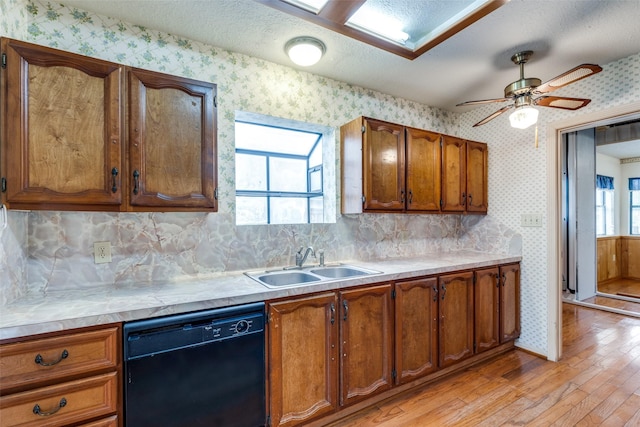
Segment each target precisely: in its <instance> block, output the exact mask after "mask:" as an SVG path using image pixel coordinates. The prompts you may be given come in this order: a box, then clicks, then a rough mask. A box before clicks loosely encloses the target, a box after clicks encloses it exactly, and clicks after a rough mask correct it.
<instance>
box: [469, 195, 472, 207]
mask: <svg viewBox="0 0 640 427" xmlns="http://www.w3.org/2000/svg"><path fill="white" fill-rule="evenodd" d="M472 197H473V194H469V206H471V200H472Z"/></svg>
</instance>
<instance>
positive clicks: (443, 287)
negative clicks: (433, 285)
mask: <svg viewBox="0 0 640 427" xmlns="http://www.w3.org/2000/svg"><path fill="white" fill-rule="evenodd" d="M440 288H441V289H442V300H443V301H444V296H445V294H446V293H447V285H444V284H443V285H442V286H440Z"/></svg>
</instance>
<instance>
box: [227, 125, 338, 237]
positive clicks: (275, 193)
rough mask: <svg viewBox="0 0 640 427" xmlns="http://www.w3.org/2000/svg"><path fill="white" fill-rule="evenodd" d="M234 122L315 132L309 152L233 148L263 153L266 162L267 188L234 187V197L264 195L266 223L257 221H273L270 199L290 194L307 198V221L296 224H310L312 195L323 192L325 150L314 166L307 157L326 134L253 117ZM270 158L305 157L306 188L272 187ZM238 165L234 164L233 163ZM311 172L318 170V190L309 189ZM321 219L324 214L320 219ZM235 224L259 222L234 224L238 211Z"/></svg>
mask: <svg viewBox="0 0 640 427" xmlns="http://www.w3.org/2000/svg"><path fill="white" fill-rule="evenodd" d="M235 123H243V124H245V125H254V126H264V127H272V128H278V129H285V130H290V131H294V132H301V133H307V134H309V133H310V134H315V135H317V137H316V140H315V142H314V143H313V144H312V146H311V148H310V149H309V153H308V154H307V155H306V156H305V155H298V154H291V153H278V152H273V151H264V150H253V149H246V148H235V154H236V155H237V154H246V155H253V156H258V157H263V158H264V160H265V164H266V168H265V174H266V176H265V182H266V190H243V189H238V188H237V187H236V194H235V196H236V198H237V197H263V198H265V199H266V209H267V212H266V216H267V217H266V223H260V224H269V225H271V224H273V223H272V203H271V202H272V199H273V198H282V197H289V198H292V197H294V198H305V199H306V205H307V206H306V222H298V223H295V224H311V223H312V222H311V219H312V212H311V199H312V198H317V197H322V198H324V197H325V193H324V173H323V170H324V152H322V156H321V159H322V161H321V163H320V164H318V165H314V166H310V159H311V157H312V155H313V154H314V152H315V150H317V149H321V150H322V149H323V139H324V138H325V134H324V133H323V132H320V131H316V130H307V129H301V128H296V127H295V126H280V125H278V126H276V125H271V124H267V123H263V122H260V121H252V120H243V119H238V118H236V120H235ZM272 158H281V159H294V160H303V161H306V174H305V179H306V188H307V191H306V192H301V191H281V190H271V173H270V167H271V162H270V160H271V159H272ZM236 167H237V164H236ZM314 172H320V189H319V191H313V189H311V174H312V173H314ZM322 222H324V218H323V221H322ZM277 224H279V225H281V224H280V223H277ZM236 225H258V224H237V215H236Z"/></svg>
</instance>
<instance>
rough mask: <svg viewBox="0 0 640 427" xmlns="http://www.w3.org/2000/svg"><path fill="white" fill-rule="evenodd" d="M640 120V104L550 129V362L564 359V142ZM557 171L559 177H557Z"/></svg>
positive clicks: (548, 260)
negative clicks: (589, 131)
mask: <svg viewBox="0 0 640 427" xmlns="http://www.w3.org/2000/svg"><path fill="white" fill-rule="evenodd" d="M623 118H624V119H625V120H632V119H639V118H640V102H634V103H631V104H626V105H621V106H616V107H612V108H609V109H607V110H603V111H596V112H592V113H587V114H583V115H580V116H575V117H570V118H567V119H565V120H562V121H558V122H553V123H549V124H548V125H547V129H546V141H547V144H546V150H547V155H546V157H547V170H549V171H552V173H549V174H548V175H547V195H548V196H547V216H548V218H552V219H553V220H551V221H550V222H549V227H548V228H547V242H548V245H547V266H548V268H547V295H548V296H549V298H548V304H547V358H548V359H549V360H552V361H557V360H559V358H560V357H561V355H562V288H563V286H562V283H563V262H564V259H565V256H566V254H565V253H564V246H563V242H562V225H563V224H562V197H561V195H562V188H561V187H562V182H563V179H562V167H561V159H562V150H561V148H562V138H563V134H564V133H567V132H572V131H577V130H582V129H588V128H594V127H596V126H602V125H607V124H610V123H615V122H619V121H622V120H623ZM553 171H555V173H553Z"/></svg>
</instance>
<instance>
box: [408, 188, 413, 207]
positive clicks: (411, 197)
mask: <svg viewBox="0 0 640 427" xmlns="http://www.w3.org/2000/svg"><path fill="white" fill-rule="evenodd" d="M411 203H413V191H411V190H409V204H411Z"/></svg>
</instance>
